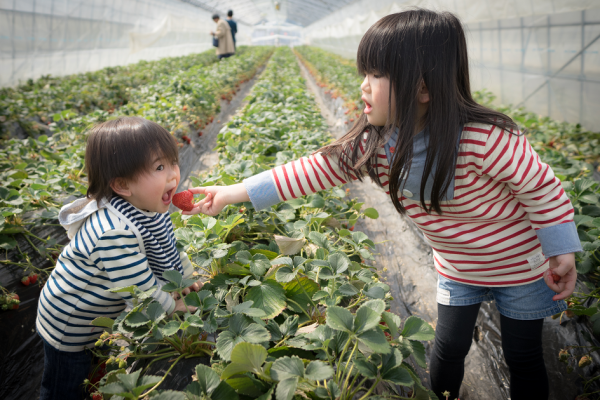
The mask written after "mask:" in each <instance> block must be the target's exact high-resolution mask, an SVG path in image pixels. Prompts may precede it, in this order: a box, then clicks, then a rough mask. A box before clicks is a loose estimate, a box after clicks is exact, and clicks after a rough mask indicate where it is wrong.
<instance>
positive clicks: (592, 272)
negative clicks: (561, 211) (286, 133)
mask: <svg viewBox="0 0 600 400" xmlns="http://www.w3.org/2000/svg"><path fill="white" fill-rule="evenodd" d="M295 51H296V54H297V55H298V56H299V58H300V60H301V61H302V62H303V64H304V65H306V66H307V68H308V69H309V71H311V73H312V74H313V75H314V76H315V78H316V80H317V82H319V83H320V84H321V86H322V87H327V88H328V90H329V91H330V93H334V96H335V93H339V95H341V96H342V97H343V98H344V100H345V101H346V104H358V102H359V101H360V96H361V94H360V84H361V81H362V77H360V76H359V75H358V73H357V71H356V65H355V63H353V62H352V61H351V60H344V59H343V58H341V57H340V56H338V55H335V54H332V53H329V52H327V51H324V50H322V49H319V48H315V47H309V46H300V47H296V48H295ZM474 97H475V99H476V101H478V102H479V103H481V104H484V105H486V106H488V107H492V108H494V109H496V110H499V111H501V112H503V113H505V114H507V115H508V116H510V117H511V118H513V119H514V120H515V121H516V122H517V123H518V124H519V125H520V126H522V127H523V128H524V130H525V133H526V136H527V138H528V140H529V141H530V142H531V144H532V146H533V147H534V148H535V150H536V151H537V152H538V154H539V155H540V157H541V158H542V160H544V162H546V163H548V164H549V165H551V166H552V168H553V169H554V171H555V173H556V175H557V176H558V177H559V178H560V179H561V180H562V183H563V188H564V189H565V191H566V192H567V194H568V195H569V198H570V199H571V202H572V203H573V206H574V208H575V214H576V215H575V223H576V224H577V229H578V233H579V238H580V239H581V241H582V244H583V248H584V250H585V251H584V253H582V254H577V271H578V272H579V273H580V274H584V275H586V277H587V278H586V279H585V281H584V285H586V286H587V288H588V289H589V290H590V292H589V293H575V295H574V296H573V297H572V298H571V299H570V306H571V312H572V313H575V314H583V315H588V316H592V315H595V317H594V319H593V320H592V322H593V326H594V332H596V333H597V334H599V335H600V312H599V309H598V306H600V304H599V303H598V300H599V299H600V184H599V183H598V182H595V181H594V180H593V179H592V177H591V174H592V172H593V171H594V169H598V170H599V171H600V165H598V160H600V132H590V131H587V130H585V129H583V128H582V127H581V126H580V125H579V124H569V123H566V122H557V121H554V120H552V119H550V118H547V117H541V116H539V115H536V114H534V113H531V112H527V111H526V110H524V109H523V108H515V107H510V106H495V105H493V104H492V102H493V100H494V97H493V95H492V94H491V93H490V92H489V91H485V90H483V91H480V92H476V93H474ZM352 102H354V103H352ZM350 110H351V111H353V109H350Z"/></svg>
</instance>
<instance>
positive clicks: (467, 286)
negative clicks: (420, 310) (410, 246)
mask: <svg viewBox="0 0 600 400" xmlns="http://www.w3.org/2000/svg"><path fill="white" fill-rule="evenodd" d="M357 67H358V70H359V72H360V73H361V74H362V75H363V76H364V77H365V79H364V81H363V83H362V85H361V90H362V93H363V96H362V99H363V101H364V103H365V105H366V106H365V109H364V112H363V114H362V116H361V117H360V118H359V119H358V121H357V122H356V123H355V125H354V126H353V128H352V129H351V130H350V131H349V132H348V133H347V134H346V135H345V136H344V137H342V138H341V139H339V140H337V141H336V142H334V143H332V144H330V145H327V146H325V147H323V148H322V149H320V150H319V151H318V152H317V153H315V154H312V155H311V156H310V157H303V158H301V159H299V160H296V161H293V162H290V163H288V164H285V165H280V166H277V167H275V168H273V169H272V170H270V171H265V172H263V173H261V174H258V175H256V176H253V177H251V178H248V179H246V180H245V181H244V182H243V183H240V184H236V185H232V186H227V187H215V186H213V187H202V188H194V189H191V190H192V191H193V192H194V193H199V194H206V197H205V198H204V199H203V200H202V201H200V202H199V203H197V204H196V205H195V208H194V209H193V210H192V211H191V212H190V213H198V212H202V213H204V214H208V215H215V214H217V213H218V212H220V211H221V210H222V209H223V207H224V206H226V205H228V204H232V203H239V202H244V201H252V203H253V205H254V208H255V209H257V210H259V209H263V208H266V207H269V206H271V205H274V204H276V203H278V202H280V201H285V200H289V199H293V198H296V197H299V196H304V195H308V194H312V193H315V192H317V191H320V190H325V189H328V188H331V187H333V186H337V185H341V184H344V183H345V182H347V181H348V180H350V179H359V180H361V179H362V178H363V177H364V176H366V175H369V176H370V177H371V178H372V179H373V180H374V181H375V182H376V183H377V184H379V186H381V187H382V188H383V190H385V191H386V193H388V194H389V195H390V199H391V201H392V203H393V204H394V206H395V208H396V209H397V210H398V212H399V213H401V214H402V215H405V216H408V217H410V218H411V219H412V221H413V222H415V224H416V225H417V226H418V227H419V228H420V229H421V231H422V232H423V235H424V237H425V240H426V241H427V242H428V243H429V245H431V247H432V249H433V257H434V263H435V267H436V269H437V271H438V272H439V280H438V293H437V302H438V322H437V326H436V339H435V345H434V349H433V354H432V355H431V363H430V374H431V382H432V389H433V391H434V392H435V393H436V394H437V396H438V397H439V398H446V396H443V395H442V393H443V392H445V391H448V392H450V395H449V398H451V399H454V398H457V397H458V396H459V389H460V386H461V382H462V378H463V375H464V360H465V357H466V355H467V353H468V351H469V348H470V345H471V338H472V337H473V329H474V326H475V321H476V318H477V314H478V310H479V307H480V305H481V302H482V301H491V300H494V301H495V303H496V307H497V308H498V311H499V312H500V314H501V334H502V345H503V350H504V356H505V359H506V362H507V364H508V367H509V371H510V377H511V387H510V392H511V398H512V399H513V400H518V399H529V400H531V399H547V398H548V377H547V374H546V368H545V365H544V359H543V351H542V326H543V321H544V318H545V317H548V316H550V315H553V314H556V313H559V312H561V311H563V310H565V309H566V304H565V302H564V299H565V298H567V297H568V296H569V295H570V294H571V293H572V292H573V290H574V287H575V282H576V270H575V258H574V252H576V251H581V244H580V242H579V238H578V235H577V230H576V228H575V224H574V223H573V207H572V205H571V203H570V201H569V199H568V198H567V195H566V194H565V192H564V190H563V189H562V187H561V183H560V181H559V180H558V178H556V177H555V175H554V173H553V171H552V169H551V168H550V167H549V166H548V165H547V164H545V163H543V162H542V161H541V160H540V158H539V156H538V155H537V154H536V152H535V151H534V150H533V149H532V147H531V146H530V144H529V143H528V141H527V139H526V138H525V137H524V136H523V135H522V133H521V132H520V131H519V129H518V127H517V126H516V124H515V123H514V122H513V121H512V120H511V119H510V118H509V117H508V116H506V115H504V114H502V113H499V112H496V111H493V110H491V109H488V108H485V107H483V106H481V105H479V104H477V103H476V102H475V101H474V100H473V98H472V96H471V90H470V85H469V70H468V58H467V45H466V40H465V35H464V32H463V29H462V27H461V24H460V22H459V20H458V19H457V18H456V17H455V16H454V15H452V14H450V13H438V12H433V11H428V10H412V11H406V12H401V13H398V14H391V15H388V16H386V17H384V18H382V19H381V20H379V21H378V22H377V23H375V24H374V25H373V26H372V27H371V28H370V29H369V30H368V31H367V33H366V34H365V35H364V37H363V38H362V40H361V42H360V45H359V48H358V54H357ZM551 272H552V273H554V274H556V275H558V277H560V280H559V281H558V282H555V281H554V280H553V279H552V276H551Z"/></svg>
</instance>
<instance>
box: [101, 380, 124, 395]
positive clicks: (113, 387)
mask: <svg viewBox="0 0 600 400" xmlns="http://www.w3.org/2000/svg"><path fill="white" fill-rule="evenodd" d="M98 390H99V391H100V392H101V393H106V394H123V393H127V392H128V390H127V388H126V387H125V386H123V385H122V384H121V383H118V382H114V383H109V384H108V385H104V386H100V388H98Z"/></svg>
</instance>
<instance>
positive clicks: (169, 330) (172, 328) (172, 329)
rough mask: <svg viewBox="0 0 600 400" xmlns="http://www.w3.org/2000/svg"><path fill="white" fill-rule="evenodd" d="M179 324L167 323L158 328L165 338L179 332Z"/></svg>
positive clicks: (174, 322) (175, 322)
mask: <svg viewBox="0 0 600 400" xmlns="http://www.w3.org/2000/svg"><path fill="white" fill-rule="evenodd" d="M179 326H180V324H179V322H177V321H169V322H168V323H167V324H166V325H165V326H163V327H162V328H160V331H161V332H162V334H163V335H165V336H171V335H174V334H175V333H176V332H177V331H178V330H179Z"/></svg>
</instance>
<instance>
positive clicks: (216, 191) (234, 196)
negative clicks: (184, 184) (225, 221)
mask: <svg viewBox="0 0 600 400" xmlns="http://www.w3.org/2000/svg"><path fill="white" fill-rule="evenodd" d="M189 191H190V192H192V193H194V194H204V195H206V197H205V198H204V199H202V200H201V201H200V202H198V203H196V204H194V208H193V209H192V210H191V211H182V212H181V213H182V214H184V215H195V214H198V213H202V214H206V215H211V216H214V215H217V214H218V213H220V212H221V210H223V208H224V207H225V206H226V205H229V204H235V203H242V202H245V201H250V197H248V192H247V191H246V187H245V186H244V184H243V183H238V184H235V185H231V186H206V187H196V188H190V189H189Z"/></svg>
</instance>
